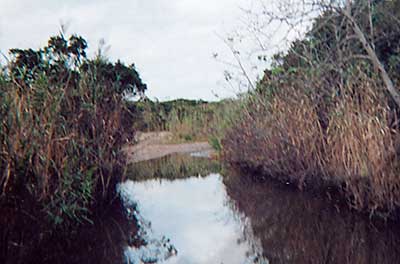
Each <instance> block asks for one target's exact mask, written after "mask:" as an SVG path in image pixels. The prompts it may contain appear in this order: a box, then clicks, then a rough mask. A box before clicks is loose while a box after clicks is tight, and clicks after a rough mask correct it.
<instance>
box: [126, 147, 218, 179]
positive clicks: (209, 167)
mask: <svg viewBox="0 0 400 264" xmlns="http://www.w3.org/2000/svg"><path fill="white" fill-rule="evenodd" d="M201 156H204V153H203V152H195V153H192V154H191V155H176V154H175V155H169V156H165V157H162V158H159V159H153V160H149V161H141V162H137V163H133V164H131V165H129V167H128V171H127V176H128V178H129V179H130V180H135V181H143V180H151V179H169V180H174V179H184V178H187V177H190V176H198V175H202V176H207V175H208V174H210V173H215V172H219V171H220V170H221V165H220V164H219V162H218V161H215V160H211V159H208V158H204V157H201Z"/></svg>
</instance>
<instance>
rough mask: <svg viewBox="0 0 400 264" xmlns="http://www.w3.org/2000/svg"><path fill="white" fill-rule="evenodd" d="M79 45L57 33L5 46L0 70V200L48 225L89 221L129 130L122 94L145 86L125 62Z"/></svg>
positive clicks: (109, 184) (115, 171)
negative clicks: (42, 40) (42, 41)
mask: <svg viewBox="0 0 400 264" xmlns="http://www.w3.org/2000/svg"><path fill="white" fill-rule="evenodd" d="M86 47H87V44H86V41H85V40H84V39H83V38H81V37H78V36H71V37H70V38H66V37H65V36H63V35H60V36H55V37H52V38H50V40H49V42H48V45H47V46H46V47H44V48H43V49H39V50H32V49H28V50H20V49H13V50H11V51H10V61H9V62H8V64H7V65H6V66H5V67H4V68H3V70H2V73H1V75H0V116H1V123H0V172H1V173H0V196H1V203H2V204H10V203H11V204H14V203H15V204H21V206H22V207H21V208H19V209H21V210H26V212H29V214H33V215H35V216H37V217H39V219H40V220H39V221H45V222H46V223H48V224H49V226H50V227H52V226H53V227H54V226H57V227H63V228H66V227H71V226H72V227H73V226H76V225H78V224H79V223H84V222H91V221H92V220H91V214H92V210H91V209H92V208H93V207H94V206H96V205H99V204H101V203H102V201H105V200H107V199H109V198H110V197H112V196H113V192H114V185H115V183H116V182H118V181H119V180H120V178H121V177H122V176H123V172H124V170H125V157H124V155H123V153H122V151H121V147H122V145H123V144H125V142H126V141H127V139H129V137H132V136H133V132H134V131H133V130H132V128H127V127H126V126H124V124H125V123H126V122H125V121H126V120H124V118H126V117H127V116H128V115H127V114H126V109H127V108H126V105H125V99H124V98H125V94H127V93H137V92H144V90H145V89H146V86H145V85H144V84H143V83H142V82H141V79H140V77H139V74H138V72H137V71H136V70H135V68H134V66H133V65H132V66H125V65H124V64H122V63H120V62H117V63H111V62H109V61H107V60H106V59H104V58H102V57H100V56H97V57H96V58H94V59H89V58H87V57H86ZM18 201H24V202H23V203H22V202H21V203H20V202H18ZM25 201H29V202H28V203H26V202H25ZM24 205H26V206H28V208H23V206H24ZM2 208H3V206H2ZM33 208H34V209H33ZM33 210H36V211H33ZM43 216H45V217H43ZM38 232H39V231H38Z"/></svg>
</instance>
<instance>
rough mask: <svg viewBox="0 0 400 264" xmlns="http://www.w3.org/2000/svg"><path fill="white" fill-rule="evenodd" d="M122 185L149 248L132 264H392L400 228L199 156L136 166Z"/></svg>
mask: <svg viewBox="0 0 400 264" xmlns="http://www.w3.org/2000/svg"><path fill="white" fill-rule="evenodd" d="M129 175H130V179H129V180H127V181H126V182H124V183H122V184H121V185H120V187H119V188H120V193H121V195H122V197H123V200H124V201H125V204H126V206H127V207H128V208H129V207H132V208H133V206H136V213H135V214H136V217H137V218H138V219H139V223H140V226H141V227H140V228H141V230H142V231H141V233H142V234H143V236H144V237H145V240H148V243H147V247H146V246H144V247H143V248H141V249H140V248H139V249H136V248H133V247H126V248H125V253H124V254H125V258H126V261H127V262H129V263H141V262H139V261H138V259H140V258H142V260H146V258H147V260H148V261H149V262H150V261H151V262H156V263H168V264H169V263H188V264H190V263H218V264H219V263H232V264H235V263H238V264H240V263H397V261H398V259H400V248H399V247H398V245H400V233H399V232H400V229H399V228H398V224H396V223H385V222H384V221H371V220H370V219H368V217H365V216H361V215H359V214H355V213H354V212H351V211H350V210H348V209H346V208H343V207H340V206H339V205H337V204H335V203H333V202H332V201H331V200H329V199H327V197H326V195H324V194H321V193H318V194H315V193H302V192H299V191H296V190H294V189H293V188H291V187H287V186H282V185H280V184H277V183H274V182H264V183H254V182H251V181H250V180H249V178H250V177H249V175H245V174H243V173H238V172H237V171H236V172H235V171H234V170H224V171H223V172H221V168H220V166H218V165H216V164H215V162H213V161H210V160H208V159H206V158H202V155H192V156H170V157H166V158H163V159H159V160H153V161H148V162H142V163H138V164H136V165H134V166H132V167H131V168H130V173H129Z"/></svg>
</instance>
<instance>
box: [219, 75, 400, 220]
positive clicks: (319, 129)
mask: <svg viewBox="0 0 400 264" xmlns="http://www.w3.org/2000/svg"><path fill="white" fill-rule="evenodd" d="M379 88H380V87H379V85H378V84H374V82H373V81H371V80H368V79H363V80H362V81H360V82H355V83H354V84H353V85H349V86H346V87H342V88H341V89H340V93H338V94H337V95H335V96H333V97H332V98H331V100H330V102H329V103H327V104H326V105H325V107H324V108H322V107H319V105H318V104H317V103H315V98H316V96H315V94H312V93H307V92H305V91H304V90H302V89H296V88H293V87H283V88H282V89H281V90H280V92H278V93H276V94H275V95H274V96H273V98H271V99H268V100H257V101H256V102H253V103H251V104H249V106H248V111H245V112H244V113H243V115H242V118H241V121H240V122H238V123H237V124H236V125H235V126H234V127H233V128H232V129H231V131H230V132H229V133H228V134H227V136H226V138H225V141H224V156H225V158H226V159H227V160H228V161H230V162H232V163H238V164H241V165H242V166H243V167H246V168H251V169H253V170H258V171H260V172H262V173H261V174H260V177H264V176H262V175H268V176H271V177H274V178H277V179H279V180H282V181H291V182H295V183H297V184H298V186H299V187H300V188H303V187H304V186H305V185H313V186H320V185H323V186H327V185H330V186H332V185H334V186H337V187H339V188H341V189H342V190H343V192H344V193H345V195H346V196H347V197H348V200H349V203H350V205H351V206H353V207H354V208H356V209H357V210H367V211H369V212H371V213H373V212H380V213H385V214H386V213H388V214H390V213H392V212H394V210H396V208H398V207H399V203H400V191H399V189H400V177H399V175H398V171H399V170H398V167H399V165H398V157H397V150H398V144H397V142H398V139H399V131H398V129H397V128H395V126H394V125H395V123H396V118H395V113H394V111H393V110H391V109H390V107H389V105H388V102H387V99H386V97H385V95H384V94H383V93H382V92H380V91H381V90H380V89H379ZM315 90H316V91H318V87H316V88H315ZM322 117H324V119H323V118H322Z"/></svg>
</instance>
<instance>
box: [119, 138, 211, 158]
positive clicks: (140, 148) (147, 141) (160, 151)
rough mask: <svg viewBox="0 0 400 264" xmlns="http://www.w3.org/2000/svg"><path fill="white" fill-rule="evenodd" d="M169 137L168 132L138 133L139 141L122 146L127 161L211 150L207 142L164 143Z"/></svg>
mask: <svg viewBox="0 0 400 264" xmlns="http://www.w3.org/2000/svg"><path fill="white" fill-rule="evenodd" d="M170 137H171V134H170V133H169V132H149V133H140V134H139V135H138V136H137V140H138V141H139V143H138V144H136V145H131V146H127V147H125V148H124V151H125V152H126V154H127V157H128V162H138V161H144V160H150V159H156V158H161V157H163V156H166V155H169V154H175V153H192V152H201V151H207V152H212V151H213V149H212V148H211V146H210V144H208V142H193V143H183V144H166V143H164V142H165V141H166V140H168V138H170Z"/></svg>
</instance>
